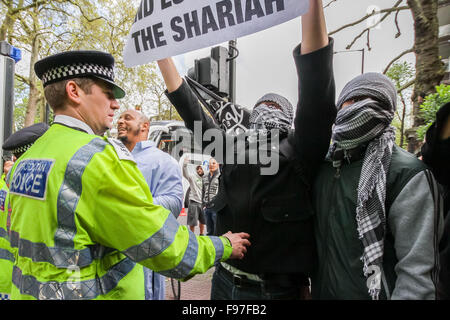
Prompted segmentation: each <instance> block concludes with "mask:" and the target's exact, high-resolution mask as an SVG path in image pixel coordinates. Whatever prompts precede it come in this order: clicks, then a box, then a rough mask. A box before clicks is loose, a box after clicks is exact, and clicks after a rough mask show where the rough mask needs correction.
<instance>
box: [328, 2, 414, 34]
mask: <svg viewBox="0 0 450 320" xmlns="http://www.w3.org/2000/svg"><path fill="white" fill-rule="evenodd" d="M402 1H403V0H399V1H397V3H395V4H394V6H393V7H392V8H387V9H383V10H380V11H373V12H372V13H370V14H367V15H365V16H364V17H362V18H361V19H359V20H356V21H354V22H352V23H348V24H346V25H343V26H342V27H340V28H338V29H336V30H334V31H331V32H330V33H328V35H330V36H331V35H333V34H335V33H338V32H339V31H342V30H344V29H347V28H349V27H353V26H356V25H357V24H360V23H361V22H363V21H365V20H367V19H369V18H370V17H372V16H374V15H375V14H379V13H386V14H388V15H389V14H391V13H392V12H395V11H401V10H408V9H410V8H409V6H403V7H399V5H400V3H402ZM383 20H384V19H383ZM373 27H374V26H373Z"/></svg>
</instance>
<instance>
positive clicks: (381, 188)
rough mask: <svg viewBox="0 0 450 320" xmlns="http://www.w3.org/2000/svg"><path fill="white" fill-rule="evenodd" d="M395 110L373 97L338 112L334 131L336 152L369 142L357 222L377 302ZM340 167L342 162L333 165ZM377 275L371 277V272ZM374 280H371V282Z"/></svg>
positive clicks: (362, 170) (364, 258) (368, 284)
mask: <svg viewBox="0 0 450 320" xmlns="http://www.w3.org/2000/svg"><path fill="white" fill-rule="evenodd" d="M392 119H393V111H388V110H386V109H385V108H384V107H383V105H382V104H381V103H379V102H377V101H375V100H372V99H370V98H368V99H365V100H363V101H359V102H357V103H355V104H353V105H351V106H349V107H347V108H344V109H342V110H340V111H339V112H338V115H337V118H336V123H335V127H334V129H333V137H332V139H333V144H332V145H331V147H330V150H329V154H328V156H329V157H330V156H331V155H332V154H333V152H334V151H336V150H339V149H343V150H349V149H353V148H356V147H358V146H360V145H362V144H364V143H368V147H367V149H366V153H365V156H364V160H363V165H362V169H361V177H360V180H359V184H358V195H357V197H358V198H357V205H356V221H357V225H358V234H359V238H360V239H361V241H362V243H363V246H364V252H363V255H362V257H361V260H362V261H363V263H364V267H363V271H364V276H365V277H367V278H369V277H370V278H369V279H368V281H367V286H368V288H369V294H370V296H371V297H372V299H374V300H378V298H379V293H380V290H381V271H382V264H383V254H384V237H385V232H386V208H385V200H386V177H387V173H388V171H389V166H390V163H391V157H392V150H393V146H394V143H395V129H394V128H393V127H392V126H390V123H391V121H392ZM334 165H335V166H336V165H337V166H340V163H338V164H336V163H335V164H334ZM373 272H375V273H374V274H373V276H371V275H372V273H373ZM369 280H371V281H369Z"/></svg>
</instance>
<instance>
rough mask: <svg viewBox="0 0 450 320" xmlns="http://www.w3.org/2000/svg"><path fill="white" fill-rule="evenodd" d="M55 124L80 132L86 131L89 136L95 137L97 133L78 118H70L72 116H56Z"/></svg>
mask: <svg viewBox="0 0 450 320" xmlns="http://www.w3.org/2000/svg"><path fill="white" fill-rule="evenodd" d="M53 123H58V124H62V125H65V126H67V127H70V128H74V129H78V130H81V131H84V132H86V133H88V134H94V135H95V133H94V131H93V130H92V129H91V127H89V126H88V125H87V124H86V123H85V122H83V121H81V120H78V119H76V118H73V117H70V116H66V115H62V114H59V115H57V116H55V119H54V121H53Z"/></svg>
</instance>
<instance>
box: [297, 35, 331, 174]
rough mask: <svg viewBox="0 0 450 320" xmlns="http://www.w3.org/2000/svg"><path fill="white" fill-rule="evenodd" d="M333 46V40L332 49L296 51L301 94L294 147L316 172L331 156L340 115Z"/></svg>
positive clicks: (298, 47)
mask: <svg viewBox="0 0 450 320" xmlns="http://www.w3.org/2000/svg"><path fill="white" fill-rule="evenodd" d="M333 44H334V41H333V39H332V38H330V39H329V44H328V46H326V47H324V48H321V49H319V50H317V51H314V52H311V53H308V54H304V55H302V54H300V52H301V51H300V48H301V45H299V46H297V47H296V48H295V50H294V59H295V64H296V66H297V74H298V94H299V98H298V105H297V112H296V115H295V119H294V125H295V132H294V147H295V150H296V152H297V156H298V157H299V159H300V161H302V162H303V164H304V165H306V166H307V167H308V170H311V171H312V172H315V170H316V169H317V168H318V166H319V164H320V163H321V162H322V160H323V159H324V158H325V156H326V154H327V151H328V148H329V145H330V139H331V128H332V125H333V123H334V121H335V118H336V113H337V111H336V105H335V84H334V74H333ZM311 171H310V172H311Z"/></svg>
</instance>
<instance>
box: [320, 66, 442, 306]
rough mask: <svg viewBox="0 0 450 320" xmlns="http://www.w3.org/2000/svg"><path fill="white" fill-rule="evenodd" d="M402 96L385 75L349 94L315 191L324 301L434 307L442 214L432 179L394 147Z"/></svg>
mask: <svg viewBox="0 0 450 320" xmlns="http://www.w3.org/2000/svg"><path fill="white" fill-rule="evenodd" d="M396 101H397V94H396V89H395V87H394V85H393V84H392V83H391V81H390V80H389V79H388V78H387V77H385V76H384V75H381V74H377V73H368V74H364V75H361V76H358V77H356V78H355V79H353V80H352V81H350V82H349V83H348V84H347V85H346V86H345V87H344V89H343V91H342V93H341V95H340V97H339V99H338V102H337V107H338V114H337V118H336V122H335V126H334V128H333V134H332V144H331V146H330V150H329V152H328V157H327V158H328V161H327V162H326V163H324V164H323V166H322V167H321V170H320V173H319V175H318V177H317V179H316V181H315V186H314V189H313V191H314V192H313V196H314V199H313V202H314V206H315V208H316V214H317V215H316V223H315V226H316V240H317V244H318V251H319V267H318V271H317V273H316V274H315V276H314V277H313V279H312V295H313V298H318V299H374V300H377V299H435V297H436V288H435V285H436V272H437V271H438V267H439V263H438V252H437V244H438V242H439V239H440V236H441V234H442V223H443V222H442V210H441V208H440V207H439V200H440V196H439V192H438V190H437V187H436V182H435V180H434V177H433V175H432V174H431V172H429V170H427V168H426V166H425V165H424V164H423V163H422V162H421V161H419V160H418V159H416V158H415V157H414V156H413V155H411V154H409V153H407V152H406V151H404V150H402V149H401V148H399V147H397V146H396V145H395V130H394V128H393V127H392V126H391V125H390V124H391V122H392V119H393V117H394V112H395V108H396Z"/></svg>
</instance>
